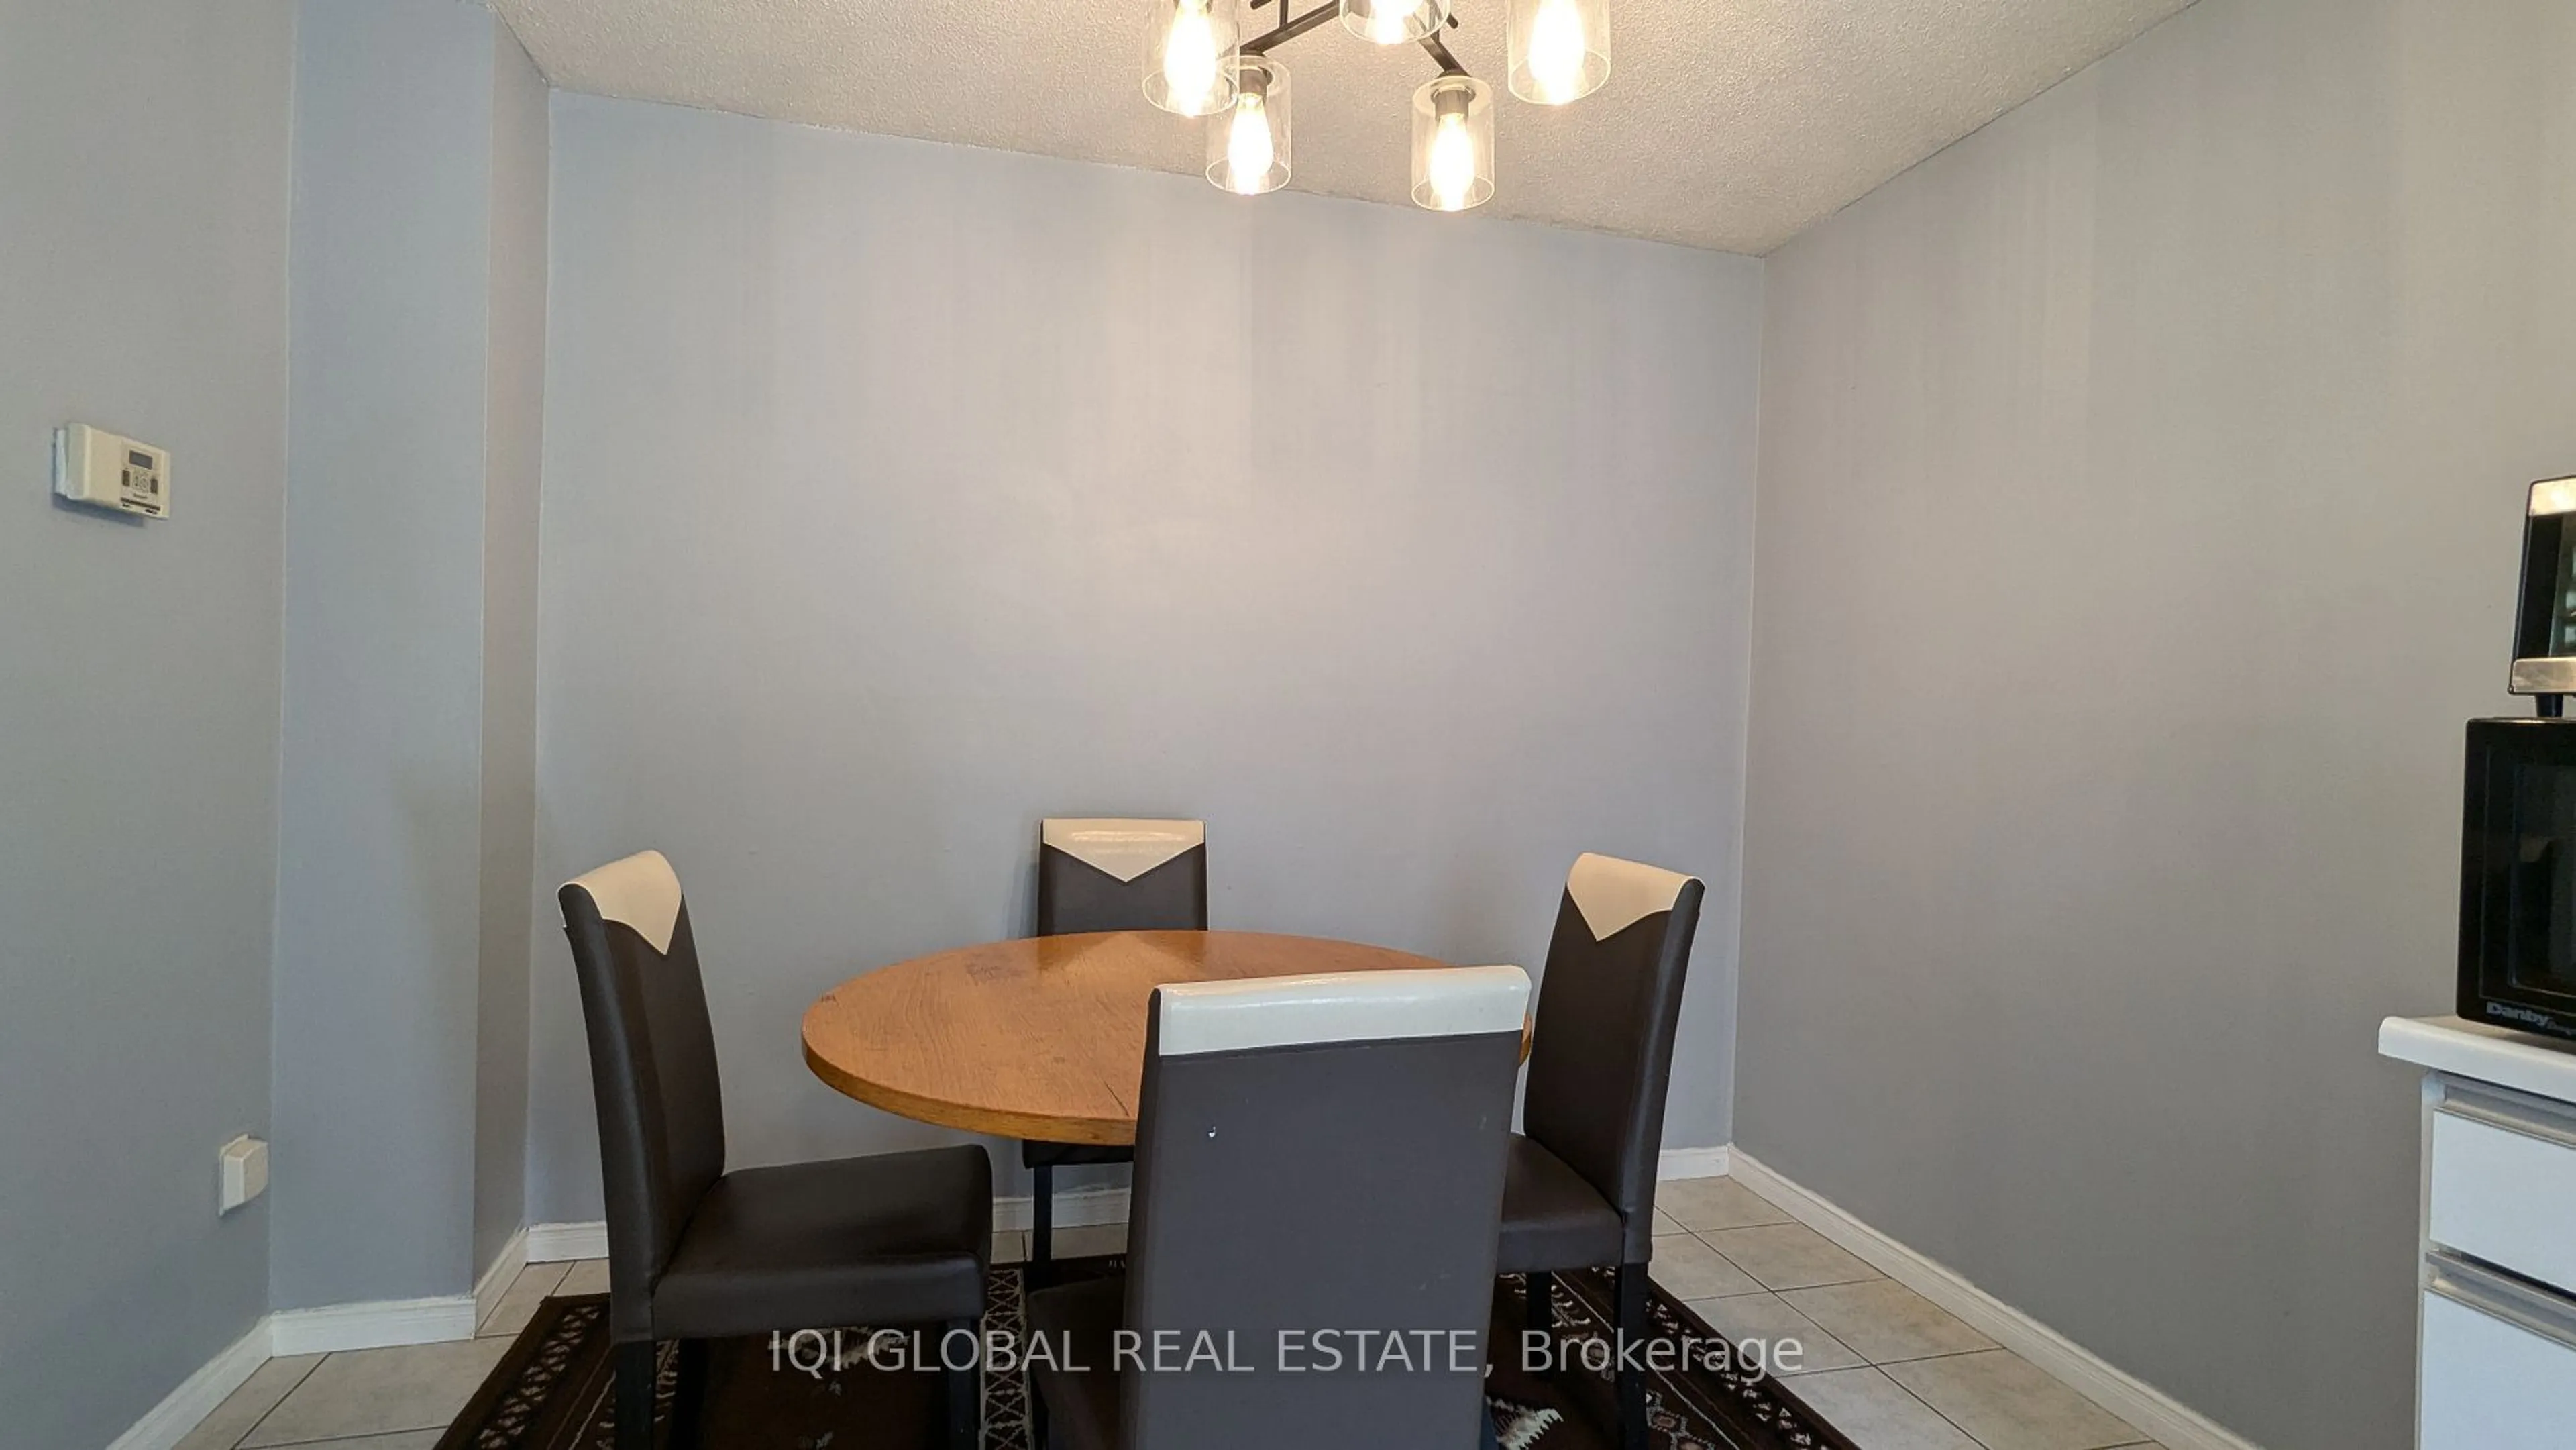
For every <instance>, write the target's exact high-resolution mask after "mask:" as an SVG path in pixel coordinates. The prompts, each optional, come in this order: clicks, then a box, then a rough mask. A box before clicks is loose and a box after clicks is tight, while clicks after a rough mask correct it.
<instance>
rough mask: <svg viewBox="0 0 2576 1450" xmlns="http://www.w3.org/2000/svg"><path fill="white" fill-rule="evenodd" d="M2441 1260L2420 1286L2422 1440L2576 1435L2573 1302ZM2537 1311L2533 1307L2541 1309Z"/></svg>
mask: <svg viewBox="0 0 2576 1450" xmlns="http://www.w3.org/2000/svg"><path fill="white" fill-rule="evenodd" d="M2475 1273H2476V1271H2475V1270H2474V1269H2470V1268H2468V1266H2465V1265H2463V1266H2456V1267H2454V1268H2453V1269H2452V1270H2451V1271H2450V1272H2447V1273H2446V1272H2444V1271H2442V1270H2441V1269H2438V1268H2437V1269H2436V1271H2435V1272H2434V1274H2433V1282H2434V1286H2435V1287H2432V1288H2428V1289H2426V1290H2425V1291H2424V1325H2423V1335H2424V1338H2423V1352H2422V1357H2421V1360H2420V1363H2419V1366H2418V1372H2419V1373H2418V1383H2419V1385H2420V1387H2421V1390H2422V1399H2423V1405H2422V1408H2421V1410H2420V1411H2419V1413H2418V1415H2417V1417H2416V1424H2417V1427H2418V1428H2417V1433H2416V1444H2417V1445H2418V1446H2420V1447H2422V1450H2568V1447H2569V1446H2571V1445H2576V1406H2571V1405H2570V1404H2569V1403H2568V1390H2569V1387H2570V1386H2576V1306H2569V1307H2565V1308H2561V1307H2559V1306H2553V1305H2549V1304H2545V1303H2541V1304H2535V1303H2533V1302H2531V1301H2530V1300H2528V1299H2526V1298H2523V1297H2522V1296H2518V1295H2516V1294H2515V1293H2514V1292H2513V1289H2514V1286H2513V1285H2512V1284H2511V1283H2510V1282H2509V1281H2504V1280H2502V1279H2501V1276H2498V1278H2497V1279H2495V1280H2490V1281H2488V1282H2486V1283H2479V1282H2477V1280H2476V1278H2475V1277H2473V1276H2474V1275H2475ZM2535 1311H2536V1312H2535Z"/></svg>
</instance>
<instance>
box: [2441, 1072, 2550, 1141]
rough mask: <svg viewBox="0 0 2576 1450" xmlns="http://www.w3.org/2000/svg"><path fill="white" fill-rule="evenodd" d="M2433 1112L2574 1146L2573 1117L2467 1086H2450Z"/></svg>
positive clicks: (2528, 1136) (2541, 1139)
mask: <svg viewBox="0 0 2576 1450" xmlns="http://www.w3.org/2000/svg"><path fill="white" fill-rule="evenodd" d="M2435 1111H2437V1112H2441V1113H2445V1114H2448V1115H2449V1116H2451V1117H2454V1118H2465V1119H2467V1120H2468V1121H2470V1122H2472V1123H2484V1124H2486V1125H2487V1126H2488V1127H2490V1128H2502V1129H2504V1130H2505V1131H2506V1132H2508V1133H2520V1134H2521V1135H2522V1136H2524V1137H2526V1138H2538V1139H2539V1140H2540V1141H2542V1142H2544V1143H2554V1144H2556V1145H2557V1146H2559V1147H2561V1148H2576V1120H2570V1119H2569V1118H2568V1117H2566V1116H2565V1115H2564V1114H2563V1113H2558V1112H2551V1111H2548V1110H2547V1109H2544V1108H2542V1107H2540V1106H2538V1105H2537V1104H2527V1103H2524V1102H2522V1101H2521V1100H2519V1099H2515V1098H2508V1097H2504V1096H2501V1095H2498V1094H2495V1093H2489V1092H2483V1091H2479V1090H2476V1089H2471V1088H2460V1087H2454V1088H2452V1089H2451V1090H2450V1093H2449V1095H2448V1096H2447V1097H2445V1098H2444V1099H2443V1101H2442V1105H2441V1107H2439V1108H2437V1109H2435Z"/></svg>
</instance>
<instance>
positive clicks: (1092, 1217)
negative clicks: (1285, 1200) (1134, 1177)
mask: <svg viewBox="0 0 2576 1450" xmlns="http://www.w3.org/2000/svg"><path fill="white" fill-rule="evenodd" d="M1718 1151H1719V1152H1721V1153H1723V1152H1724V1151H1725V1150H1724V1149H1719V1150H1718ZM1126 1221H1127V1190H1126V1189H1124V1188H1110V1187H1101V1188H1076V1189H1070V1190H1067V1191H1065V1192H1061V1193H1058V1194H1057V1195H1056V1196H1055V1226H1056V1227H1057V1228H1085V1227H1089V1226H1091V1225H1094V1224H1110V1223H1125V1222H1126ZM1030 1222H1031V1214H1030V1210H1029V1199H1028V1197H1027V1196H1026V1195H1025V1194H1023V1195H1016V1196H1012V1197H1007V1198H998V1197H997V1198H995V1199H994V1200H993V1228H994V1231H995V1232H997V1233H1009V1232H1011V1231H1013V1230H1015V1229H1026V1228H1027V1227H1029V1225H1030ZM606 1257H608V1225H607V1224H606V1223H604V1222H602V1221H600V1220H598V1219H593V1220H591V1221H589V1222H587V1223H535V1224H530V1225H528V1236H527V1261H528V1262H529V1263H531V1264H554V1263H561V1262H563V1261H565V1260H567V1259H604V1258H606Z"/></svg>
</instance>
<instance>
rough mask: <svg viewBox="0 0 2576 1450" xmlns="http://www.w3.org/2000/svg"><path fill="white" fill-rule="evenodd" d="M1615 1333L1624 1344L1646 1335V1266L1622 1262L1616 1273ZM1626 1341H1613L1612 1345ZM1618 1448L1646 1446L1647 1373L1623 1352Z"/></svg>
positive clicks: (1642, 1449)
mask: <svg viewBox="0 0 2576 1450" xmlns="http://www.w3.org/2000/svg"><path fill="white" fill-rule="evenodd" d="M1617 1293H1618V1298H1619V1325H1618V1337H1619V1339H1620V1340H1622V1341H1624V1342H1625V1345H1635V1344H1642V1343H1644V1342H1645V1338H1646V1266H1645V1265H1643V1264H1621V1265H1620V1266H1619V1273H1618V1288H1617ZM1625 1345H1618V1344H1614V1345H1613V1346H1612V1347H1613V1348H1614V1349H1623V1348H1624V1347H1625ZM1619 1446H1620V1450H1646V1376H1645V1374H1644V1372H1643V1371H1641V1370H1639V1369H1637V1368H1636V1367H1635V1366H1634V1365H1633V1364H1632V1363H1631V1362H1630V1360H1629V1358H1628V1356H1627V1355H1626V1354H1625V1353H1622V1354H1621V1355H1620V1357H1619Z"/></svg>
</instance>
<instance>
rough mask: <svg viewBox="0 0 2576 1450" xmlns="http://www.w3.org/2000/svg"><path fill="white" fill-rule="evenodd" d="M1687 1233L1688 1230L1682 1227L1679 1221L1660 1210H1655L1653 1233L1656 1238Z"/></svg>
mask: <svg viewBox="0 0 2576 1450" xmlns="http://www.w3.org/2000/svg"><path fill="white" fill-rule="evenodd" d="M1689 1232H1690V1230H1689V1229H1686V1228H1684V1227H1682V1221H1681V1220H1680V1219H1677V1218H1675V1217H1673V1216H1672V1215H1671V1214H1669V1213H1666V1212H1664V1211H1663V1210H1662V1209H1660V1208H1659V1209H1656V1210H1655V1233H1656V1235H1657V1236H1658V1237H1660V1236H1662V1235H1664V1234H1680V1233H1689Z"/></svg>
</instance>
